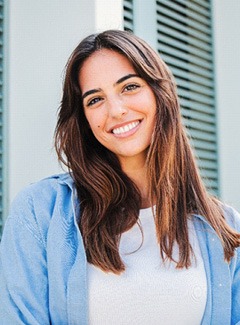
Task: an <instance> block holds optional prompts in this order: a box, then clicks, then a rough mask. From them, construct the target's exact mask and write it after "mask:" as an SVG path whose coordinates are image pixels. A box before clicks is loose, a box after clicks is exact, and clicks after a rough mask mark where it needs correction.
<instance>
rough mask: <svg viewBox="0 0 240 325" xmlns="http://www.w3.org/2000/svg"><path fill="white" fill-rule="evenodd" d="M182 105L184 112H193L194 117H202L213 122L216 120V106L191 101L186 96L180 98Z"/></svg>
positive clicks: (201, 118)
mask: <svg viewBox="0 0 240 325" xmlns="http://www.w3.org/2000/svg"><path fill="white" fill-rule="evenodd" d="M180 105H181V107H182V111H183V114H188V112H193V113H192V114H193V115H192V117H193V118H196V119H200V120H201V121H206V122H211V121H213V120H214V116H215V110H214V107H211V106H207V105H203V104H200V103H196V102H193V101H189V100H187V99H184V98H180ZM203 115H204V116H205V118H204V117H203ZM189 116H191V115H189ZM203 118H204V119H203Z"/></svg>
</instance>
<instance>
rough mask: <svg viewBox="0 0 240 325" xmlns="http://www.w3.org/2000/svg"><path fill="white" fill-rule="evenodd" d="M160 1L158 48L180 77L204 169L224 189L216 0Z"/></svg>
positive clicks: (213, 183) (184, 105)
mask: <svg viewBox="0 0 240 325" xmlns="http://www.w3.org/2000/svg"><path fill="white" fill-rule="evenodd" d="M136 3H137V2H136ZM138 3H139V2H138ZM155 6H156V7H155V8H156V17H152V19H156V20H157V21H156V26H157V27H156V28H157V33H154V34H156V35H157V36H156V37H157V50H158V52H159V53H160V55H161V57H162V58H163V59H164V61H165V62H166V63H167V64H168V65H169V67H170V68H171V70H172V72H173V74H174V76H175V78H176V81H177V85H178V94H179V97H180V103H181V107H182V116H183V120H184V124H185V125H186V127H187V129H188V133H189V136H190V138H191V142H192V144H193V146H194V148H195V153H196V157H197V162H198V166H199V168H200V171H201V175H202V177H203V179H204V181H205V183H206V185H207V187H208V188H209V190H210V191H212V192H213V193H214V194H218V164H217V134H216V111H215V97H214V71H213V44H212V26H211V3H210V0H195V1H192V0H172V1H169V0H156V2H155ZM133 8H134V6H133ZM138 10H139V8H138ZM124 12H125V10H124ZM124 21H126V20H125V19H124ZM126 23H127V22H126ZM154 32H155V31H154Z"/></svg>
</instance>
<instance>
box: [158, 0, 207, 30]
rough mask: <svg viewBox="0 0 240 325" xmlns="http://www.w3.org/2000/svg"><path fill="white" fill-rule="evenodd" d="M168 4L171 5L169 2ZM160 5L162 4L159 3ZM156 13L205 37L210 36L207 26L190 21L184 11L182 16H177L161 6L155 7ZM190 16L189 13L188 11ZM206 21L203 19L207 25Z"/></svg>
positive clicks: (172, 11)
mask: <svg viewBox="0 0 240 325" xmlns="http://www.w3.org/2000/svg"><path fill="white" fill-rule="evenodd" d="M167 2H168V3H171V2H170V1H169V0H168V1H167ZM161 3H162V2H161ZM157 13H159V14H160V15H164V16H167V17H168V18H170V19H171V20H173V21H176V22H180V23H181V24H182V23H183V25H185V26H186V27H191V28H194V29H195V30H198V31H200V32H201V33H204V34H206V35H211V30H210V28H208V27H207V26H205V25H203V24H202V23H199V22H196V21H195V20H192V19H191V17H190V16H188V15H187V10H185V12H184V15H181V14H180V15H179V14H178V13H177V12H176V11H174V10H172V9H171V8H170V9H168V8H166V7H165V6H163V5H159V6H157ZM189 14H190V11H189ZM196 16H197V15H196ZM207 22H208V20H206V19H205V23H204V24H207Z"/></svg>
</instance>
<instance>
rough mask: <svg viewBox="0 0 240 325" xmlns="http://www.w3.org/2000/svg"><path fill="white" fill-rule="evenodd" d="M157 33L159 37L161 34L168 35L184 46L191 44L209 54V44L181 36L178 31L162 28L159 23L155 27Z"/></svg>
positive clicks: (168, 27) (167, 27)
mask: <svg viewBox="0 0 240 325" xmlns="http://www.w3.org/2000/svg"><path fill="white" fill-rule="evenodd" d="M157 31H158V32H159V34H160V35H162V34H165V35H170V36H171V37H174V38H175V39H177V40H181V41H183V42H185V43H186V44H191V45H193V46H195V47H196V48H199V49H201V50H205V51H207V52H211V44H209V43H205V42H204V41H201V40H198V39H195V38H193V37H189V36H188V35H186V34H183V33H181V32H179V31H178V30H175V29H172V28H171V26H164V25H162V24H161V23H159V24H158V26H157Z"/></svg>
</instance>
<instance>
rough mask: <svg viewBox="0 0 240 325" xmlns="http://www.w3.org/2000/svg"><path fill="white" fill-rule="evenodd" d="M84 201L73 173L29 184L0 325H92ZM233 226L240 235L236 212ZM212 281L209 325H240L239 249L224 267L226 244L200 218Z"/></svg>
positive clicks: (0, 267)
mask: <svg viewBox="0 0 240 325" xmlns="http://www.w3.org/2000/svg"><path fill="white" fill-rule="evenodd" d="M78 206H79V205H78V200H77V195H76V192H75V189H74V184H73V181H72V179H71V177H70V176H69V175H68V174H62V175H57V176H52V177H50V178H47V179H44V180H42V181H40V182H38V183H35V184H32V185H30V186H29V187H28V188H26V189H25V190H23V191H22V192H21V193H20V194H19V195H18V196H17V198H16V199H15V201H14V203H13V205H12V209H11V212H10V215H9V217H8V219H7V221H6V224H5V229H4V233H3V237H2V242H1V250H0V324H1V325H14V324H30V325H35V324H41V325H47V324H54V325H60V324H69V325H73V324H78V325H79V324H80V325H85V324H87V323H88V298H87V292H88V291H87V274H86V273H87V271H86V270H87V268H86V255H85V251H84V246H83V242H82V237H81V234H80V232H79V229H78V226H77V220H76V217H77V216H78V215H79V213H78V212H79V211H78ZM226 216H227V218H228V221H229V224H230V225H231V226H233V227H235V228H236V229H238V231H240V218H239V215H238V214H237V213H236V211H234V210H233V209H231V208H227V214H226ZM194 225H195V229H196V233H197V236H198V240H199V244H200V248H201V252H202V256H203V260H204V265H205V270H206V275H207V285H208V292H207V304H206V309H205V313H204V317H203V319H202V324H203V325H210V324H211V325H221V324H222V325H228V324H240V249H237V250H236V254H235V256H234V258H233V259H232V261H231V263H230V264H228V263H226V262H225V261H224V254H223V249H222V246H221V243H220V241H219V239H218V237H217V235H216V234H215V232H214V230H213V229H212V228H211V226H209V224H208V223H207V222H206V221H205V219H204V218H203V217H202V216H199V215H195V216H194Z"/></svg>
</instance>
